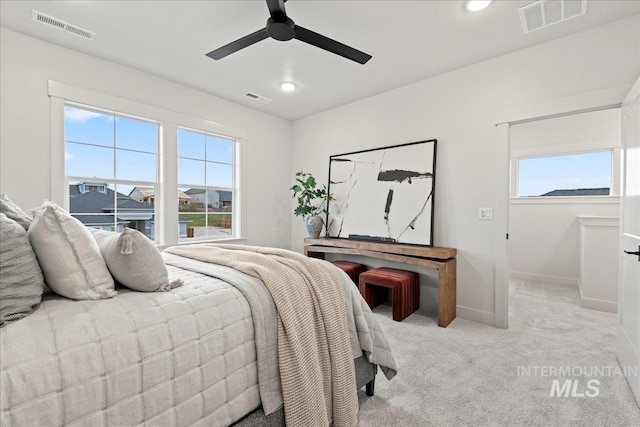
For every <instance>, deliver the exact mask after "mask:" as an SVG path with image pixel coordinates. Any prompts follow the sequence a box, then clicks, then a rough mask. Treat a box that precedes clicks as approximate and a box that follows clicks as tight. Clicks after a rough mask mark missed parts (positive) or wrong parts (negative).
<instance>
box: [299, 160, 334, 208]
mask: <svg viewBox="0 0 640 427" xmlns="http://www.w3.org/2000/svg"><path fill="white" fill-rule="evenodd" d="M290 190H291V191H293V196H292V197H293V198H294V199H297V201H298V206H296V209H295V211H294V212H293V213H294V214H295V215H296V216H301V217H302V218H306V217H308V216H314V215H318V214H320V213H324V214H325V215H326V214H327V202H328V201H330V200H333V196H332V195H331V194H329V192H328V191H327V186H326V185H324V184H322V187H318V185H317V183H316V179H315V178H314V177H313V175H311V174H310V173H306V172H303V171H300V172H297V173H296V184H294V185H293V187H291V188H290Z"/></svg>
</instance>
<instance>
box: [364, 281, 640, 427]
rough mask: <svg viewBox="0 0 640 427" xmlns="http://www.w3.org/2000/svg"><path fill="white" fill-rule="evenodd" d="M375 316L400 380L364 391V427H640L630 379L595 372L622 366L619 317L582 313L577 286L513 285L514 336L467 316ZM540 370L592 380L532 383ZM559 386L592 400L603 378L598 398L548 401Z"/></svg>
mask: <svg viewBox="0 0 640 427" xmlns="http://www.w3.org/2000/svg"><path fill="white" fill-rule="evenodd" d="M374 312H375V313H376V314H377V317H378V319H379V320H380V322H381V324H382V325H383V327H384V328H385V330H386V331H387V336H388V337H389V340H390V341H391V344H392V346H393V349H394V354H395V357H396V360H397V361H398V365H399V374H398V376H397V377H396V378H395V379H393V380H392V381H387V380H386V379H385V378H384V376H383V375H381V374H378V376H377V383H376V393H375V396H373V397H368V396H366V395H365V394H364V393H363V392H360V394H359V397H360V426H363V427H368V426H372V427H373V426H380V427H382V426H385V427H386V426H403V427H409V426H431V425H433V426H506V425H510V426H640V409H638V407H637V406H636V403H635V400H634V399H633V396H632V394H631V391H630V389H629V386H628V384H627V383H626V380H625V379H624V378H622V377H620V376H610V375H605V376H602V375H597V374H598V372H595V371H593V369H594V368H598V369H600V371H602V370H603V369H615V368H616V367H619V365H618V362H617V360H616V356H615V325H616V315H615V314H609V313H603V312H599V311H593V310H587V309H582V308H581V307H580V305H579V303H578V296H577V291H576V289H575V288H568V287H564V286H555V285H548V284H540V283H534V282H524V281H513V282H512V283H511V292H510V328H509V329H508V330H503V329H496V328H493V327H489V326H485V325H481V324H478V323H474V322H470V321H466V320H463V319H456V320H454V321H453V322H452V323H451V325H449V327H448V328H446V329H443V328H439V327H437V325H436V323H435V317H427V316H423V315H419V314H413V315H412V316H410V317H409V318H407V319H405V321H404V322H401V323H398V322H394V321H392V320H391V310H390V308H389V307H385V306H381V307H378V308H376V309H375V310H374ZM535 366H539V367H545V368H544V369H553V368H554V367H555V368H570V369H572V370H574V371H575V372H574V373H575V374H581V373H582V374H586V375H580V376H576V377H565V376H558V375H555V376H554V375H552V372H546V374H547V376H541V375H538V376H533V375H534V369H535V368H533V367H535ZM519 367H520V368H519ZM522 367H525V368H527V367H528V368H529V372H530V373H531V375H532V376H529V377H526V376H523V375H522V374H523V373H522V372H520V374H519V369H520V371H522V370H523V368H522ZM609 367H611V368H609ZM541 369H542V368H541ZM589 371H591V372H589ZM554 379H555V380H559V382H558V384H559V385H560V386H562V385H564V382H565V380H566V379H571V380H577V381H578V386H577V387H576V394H577V395H579V394H580V393H584V392H586V391H588V392H590V393H591V394H594V393H595V390H594V389H593V388H591V389H589V388H587V381H588V380H592V379H596V380H597V381H599V385H598V384H596V383H592V384H591V385H592V386H593V387H595V388H597V392H598V395H597V396H595V397H586V396H585V397H564V396H563V397H557V396H554V397H550V393H551V389H552V384H553V380H554ZM572 384H573V383H572ZM556 394H557V393H556ZM569 394H570V395H571V394H572V393H569Z"/></svg>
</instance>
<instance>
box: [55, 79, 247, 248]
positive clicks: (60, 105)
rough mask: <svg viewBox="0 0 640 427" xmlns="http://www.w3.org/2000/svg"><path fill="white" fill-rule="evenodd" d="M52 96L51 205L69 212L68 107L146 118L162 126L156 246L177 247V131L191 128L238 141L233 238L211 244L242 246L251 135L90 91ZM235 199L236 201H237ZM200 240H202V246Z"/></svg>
mask: <svg viewBox="0 0 640 427" xmlns="http://www.w3.org/2000/svg"><path fill="white" fill-rule="evenodd" d="M48 95H49V97H50V100H51V176H50V178H51V179H50V183H51V200H53V201H54V202H56V203H58V204H59V205H60V206H63V207H65V208H67V209H68V207H69V206H68V203H69V186H68V185H67V183H66V176H65V161H64V151H65V141H64V107H65V102H72V103H78V104H82V105H87V106H90V107H94V108H96V109H98V110H99V109H103V110H112V111H117V112H118V113H121V114H128V115H131V116H134V117H143V118H146V119H148V120H152V121H155V122H158V123H159V124H160V144H159V147H158V156H159V158H160V161H159V174H158V175H159V183H158V186H159V197H157V198H156V200H157V203H158V206H157V207H156V210H157V212H161V215H160V219H161V221H160V222H162V226H161V227H158V226H156V242H157V243H158V244H159V247H161V248H164V247H168V246H172V245H177V244H179V243H191V241H179V239H178V229H177V227H175V226H174V224H177V222H178V205H177V203H168V201H169V200H178V148H177V137H178V136H177V135H178V127H180V128H190V129H194V130H199V131H203V132H207V133H211V134H216V135H221V136H224V137H227V138H232V139H234V140H235V141H236V157H235V159H234V160H235V161H236V165H237V167H236V168H235V169H236V172H235V173H236V176H235V177H234V178H235V180H234V191H235V194H236V196H237V197H236V198H235V199H234V204H233V209H232V212H231V213H232V215H233V229H234V230H235V231H236V232H235V236H234V237H233V238H230V239H209V240H211V241H216V242H219V241H221V240H224V241H238V240H240V241H243V240H245V237H244V236H245V232H246V230H245V226H244V224H245V221H244V218H246V210H245V206H246V203H245V192H244V191H242V190H243V182H244V181H243V180H242V179H241V178H242V175H244V172H242V169H243V165H244V161H243V160H244V145H245V144H246V140H247V132H246V131H245V130H243V129H238V128H235V127H231V126H226V125H222V124H220V123H217V122H213V121H210V120H206V119H202V118H198V117H194V116H190V115H187V114H184V113H180V112H177V111H172V110H168V109H165V108H161V107H156V106H153V105H149V104H145V103H142V102H137V101H133V100H129V99H125V98H120V97H117V96H112V95H107V94H104V93H101V92H96V91H93V90H89V89H84V88H80V87H77V86H72V85H68V84H65V83H60V82H56V81H53V80H49V81H48ZM236 199H237V200H236ZM201 241H202V240H198V242H201Z"/></svg>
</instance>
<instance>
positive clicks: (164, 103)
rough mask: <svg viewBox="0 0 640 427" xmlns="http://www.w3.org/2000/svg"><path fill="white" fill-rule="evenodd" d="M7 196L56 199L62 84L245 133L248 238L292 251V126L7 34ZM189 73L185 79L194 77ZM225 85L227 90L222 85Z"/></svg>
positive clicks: (1, 117) (0, 153) (0, 177)
mask: <svg viewBox="0 0 640 427" xmlns="http://www.w3.org/2000/svg"><path fill="white" fill-rule="evenodd" d="M0 31H1V32H0V93H1V94H2V96H1V102H0V124H1V126H0V166H1V167H0V191H2V192H7V193H8V194H9V196H10V197H11V198H12V199H14V200H15V201H16V203H18V204H19V205H20V206H22V207H24V208H30V207H33V206H36V205H38V204H39V203H40V202H41V201H42V200H43V199H45V198H48V197H50V186H49V177H50V170H51V167H50V166H51V165H50V163H51V160H50V152H51V150H50V141H51V135H50V133H51V132H50V115H51V111H50V101H49V97H48V96H47V81H48V80H55V81H58V82H61V83H67V84H71V85H74V86H78V87H81V88H84V89H90V90H93V91H96V92H102V93H106V94H109V95H114V96H118V97H122V98H126V99H130V100H134V101H138V102H142V103H146V104H150V105H154V106H158V107H162V108H165V109H169V110H173V111H178V112H181V113H185V114H189V115H192V116H195V117H198V118H203V119H206V120H211V121H215V122H218V123H221V124H223V125H227V126H231V127H235V128H239V129H244V130H246V132H247V142H246V149H245V158H244V165H243V167H244V170H245V172H246V173H245V176H244V177H245V182H244V191H245V195H246V199H245V200H246V208H247V209H246V211H247V213H248V214H247V218H246V228H245V231H246V233H245V234H246V237H247V239H248V240H247V241H248V243H249V244H256V245H268V246H277V247H284V248H288V247H289V245H290V241H291V239H290V230H291V217H292V215H291V214H290V212H289V203H290V195H289V193H288V190H287V189H288V188H289V187H290V181H291V175H290V174H289V170H288V169H287V168H281V167H274V165H282V164H288V163H289V161H290V160H289V153H290V142H291V123H290V122H289V121H287V120H283V119H280V118H277V117H274V116H271V115H268V114H265V113H262V112H258V111H256V110H252V109H250V108H247V107H244V106H240V105H238V104H235V103H232V102H229V101H226V100H223V99H221V98H218V97H215V96H212V95H208V94H205V93H203V92H201V91H198V90H194V89H191V88H188V87H186V86H182V85H179V84H176V83H173V82H171V81H168V80H165V79H162V78H159V77H155V76H152V75H150V74H147V73H143V72H141V71H137V70H134V69H132V68H129V67H125V66H122V65H119V64H116V63H114V62H110V61H105V60H102V59H98V58H96V57H92V56H88V55H85V54H81V53H78V52H75V51H73V50H70V49H66V48H62V47H60V46H57V45H53V44H50V43H46V42H43V41H40V40H37V39H34V38H31V37H27V36H24V35H22V34H19V33H17V32H14V31H12V30H9V29H6V28H1V29H0ZM188 72H189V71H188V70H185V73H188ZM220 84H224V82H221V83H220Z"/></svg>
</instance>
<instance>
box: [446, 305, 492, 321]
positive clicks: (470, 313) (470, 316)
mask: <svg viewBox="0 0 640 427" xmlns="http://www.w3.org/2000/svg"><path fill="white" fill-rule="evenodd" d="M456 317H459V318H461V319H465V320H471V321H472V322H476V323H482V324H484V325H489V326H494V324H495V314H494V313H490V312H488V311H481V310H476V309H475V308H469V307H464V306H462V305H457V306H456Z"/></svg>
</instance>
